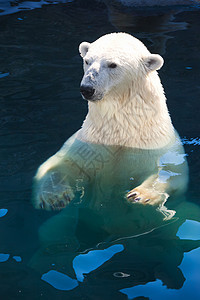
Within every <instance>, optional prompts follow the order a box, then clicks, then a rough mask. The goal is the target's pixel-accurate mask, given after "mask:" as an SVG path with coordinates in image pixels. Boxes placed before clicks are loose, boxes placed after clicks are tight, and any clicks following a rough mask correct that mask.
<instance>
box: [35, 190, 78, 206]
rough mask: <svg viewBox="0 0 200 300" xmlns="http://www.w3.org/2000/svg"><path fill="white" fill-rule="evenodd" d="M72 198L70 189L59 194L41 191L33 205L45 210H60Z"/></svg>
mask: <svg viewBox="0 0 200 300" xmlns="http://www.w3.org/2000/svg"><path fill="white" fill-rule="evenodd" d="M73 198H74V194H73V192H72V191H69V190H67V191H65V192H63V193H61V194H57V195H56V194H53V193H49V192H42V194H41V195H38V197H37V201H36V202H35V207H36V208H38V209H45V210H61V209H63V208H65V207H66V206H67V205H68V204H69V203H70V202H71V200H72V199H73Z"/></svg>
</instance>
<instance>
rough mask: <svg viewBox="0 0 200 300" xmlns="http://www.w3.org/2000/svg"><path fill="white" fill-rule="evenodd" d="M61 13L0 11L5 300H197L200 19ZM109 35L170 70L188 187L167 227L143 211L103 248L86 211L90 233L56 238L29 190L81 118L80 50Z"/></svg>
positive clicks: (148, 12) (88, 9)
mask: <svg viewBox="0 0 200 300" xmlns="http://www.w3.org/2000/svg"><path fill="white" fill-rule="evenodd" d="M62 2H63V3H61V1H60V3H57V4H55V3H54V4H49V3H48V2H45V5H42V4H43V3H41V2H40V1H33V2H28V4H27V3H26V2H23V1H15V2H14V1H13V2H12V1H2V2H1V7H0V9H1V10H2V11H1V12H0V41H1V42H0V53H1V55H0V57H1V59H0V105H1V110H0V145H1V147H0V153H1V162H0V176H1V180H0V196H1V198H0V199H1V201H0V298H1V299H8V300H15V299H30V300H32V299H92V300H93V299H111V298H113V299H152V300H154V299H155V300H156V299H183V300H187V299H193V300H197V299H199V298H200V288H199V283H200V282H199V267H200V224H199V219H200V213H199V211H200V210H199V209H200V200H199V192H200V188H199V179H200V175H199V167H200V159H199V151H200V148H199V147H200V137H199V132H200V128H199V127H200V125H199V109H200V102H199V98H200V97H199V96H200V84H199V69H200V58H199V48H200V36H199V26H200V11H199V7H198V6H187V7H181V6H179V7H178V6H176V7H165V8H151V9H144V8H142V9H139V8H128V7H124V8H122V7H120V6H119V5H118V4H117V5H116V4H114V1H111V2H112V4H111V2H109V3H110V4H108V3H106V4H105V3H104V2H93V1H88V2H87V1H72V2H69V1H62ZM105 2H106V1H105ZM107 2H108V1H107ZM37 7H38V8H37ZM11 8H14V9H11ZM18 8H20V9H18ZM113 31H126V32H129V33H131V34H133V35H135V36H136V37H138V38H140V39H141V40H142V41H143V42H144V43H145V44H146V45H147V46H148V47H149V49H150V50H151V51H154V52H156V53H160V54H161V55H162V56H163V57H164V59H165V65H164V67H163V68H162V70H161V71H160V77H161V79H162V82H163V85H164V87H165V91H166V95H167V98H168V107H169V110H170V114H171V117H172V120H173V123H174V126H175V128H176V129H177V131H178V132H179V134H180V137H181V139H182V141H183V144H184V147H185V152H186V154H187V161H188V165H189V186H188V189H187V192H186V193H185V194H184V197H183V200H182V201H179V204H178V205H177V206H176V207H175V206H174V205H173V204H171V207H170V209H174V210H176V214H175V216H174V217H173V218H172V219H170V220H167V221H163V220H162V219H160V215H159V214H157V213H156V212H154V213H153V211H152V210H151V211H149V210H145V211H144V210H142V209H141V208H140V209H139V212H137V213H136V212H135V213H134V215H133V217H134V222H135V227H134V228H133V231H132V232H131V233H130V232H129V233H128V235H124V234H119V235H118V236H108V235H107V234H105V232H104V231H102V230H101V228H99V222H100V221H99V219H98V216H97V215H95V214H91V212H90V211H88V210H84V209H82V210H81V214H82V216H83V219H84V220H86V219H89V220H90V222H91V223H92V224H94V226H86V225H85V224H84V223H81V222H79V224H77V227H76V231H75V233H74V232H71V234H68V235H67V236H66V232H69V230H68V231H67V230H66V231H65V230H64V229H63V231H62V230H59V232H58V228H59V226H58V227H57V225H58V224H60V223H57V220H59V222H60V217H59V218H57V213H56V212H51V211H50V212H48V211H45V210H36V209H35V208H34V207H33V205H32V203H31V194H32V178H33V176H34V174H35V172H36V170H37V168H38V167H39V166H40V165H41V163H43V162H44V161H45V160H46V159H47V158H48V157H50V156H51V155H52V154H54V153H55V152H56V151H58V149H59V148H60V147H61V146H62V145H63V143H64V142H65V141H66V140H67V139H68V138H69V137H70V136H71V135H72V134H73V133H74V132H75V131H77V130H78V129H79V128H80V126H81V124H82V121H83V119H84V117H85V115H86V113H87V103H86V102H84V101H83V100H82V98H81V96H80V94H79V83H80V80H81V77H82V62H81V59H80V57H79V53H78V45H79V43H80V42H81V41H84V40H86V41H93V40H95V39H96V38H97V37H99V36H101V35H103V34H105V33H108V32H113ZM169 200H170V199H169ZM186 200H187V201H186ZM169 206H170V204H169ZM62 214H63V220H65V218H64V217H65V212H64V211H63V212H62ZM152 215H153V218H152ZM72 216H73V211H72ZM144 216H145V218H144ZM147 216H148V217H147ZM110 217H111V218H112V213H111V215H110ZM144 220H145V221H144ZM45 224H46V225H45ZM50 225H51V226H50ZM47 229H48V236H47V235H46V236H47V237H48V239H47V240H45V241H44V239H41V237H44V235H45V230H47ZM51 230H52V232H51ZM53 236H54V237H58V236H59V242H56V241H55V240H54V239H53V238H52V237H53Z"/></svg>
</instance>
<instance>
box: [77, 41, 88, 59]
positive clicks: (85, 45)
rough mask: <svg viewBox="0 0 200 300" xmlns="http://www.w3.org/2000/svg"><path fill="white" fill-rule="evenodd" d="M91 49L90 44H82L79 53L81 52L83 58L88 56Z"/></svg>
mask: <svg viewBox="0 0 200 300" xmlns="http://www.w3.org/2000/svg"><path fill="white" fill-rule="evenodd" d="M89 47H90V43H88V42H82V43H81V44H80V45H79V52H80V55H81V57H84V56H85V55H86V54H87V52H88V50H89Z"/></svg>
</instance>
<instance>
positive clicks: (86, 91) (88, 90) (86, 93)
mask: <svg viewBox="0 0 200 300" xmlns="http://www.w3.org/2000/svg"><path fill="white" fill-rule="evenodd" d="M80 92H81V94H82V95H83V97H84V98H85V99H88V100H89V99H91V98H92V96H93V95H94V92H95V89H93V88H92V87H91V86H89V85H81V87H80Z"/></svg>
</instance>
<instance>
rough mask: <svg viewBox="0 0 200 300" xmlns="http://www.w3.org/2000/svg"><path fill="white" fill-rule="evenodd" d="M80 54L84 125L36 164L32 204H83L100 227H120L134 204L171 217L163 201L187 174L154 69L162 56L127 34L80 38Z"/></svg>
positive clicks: (48, 206)
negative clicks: (99, 221)
mask: <svg viewBox="0 0 200 300" xmlns="http://www.w3.org/2000/svg"><path fill="white" fill-rule="evenodd" d="M79 51H80V55H81V57H82V58H83V65H84V76H83V79H82V81H81V85H80V91H81V94H82V97H83V99H85V100H87V101H88V114H87V116H86V119H85V121H84V122H83V125H82V128H81V129H80V130H78V132H76V133H75V134H74V135H73V136H72V137H71V138H69V139H68V140H67V141H66V143H65V144H64V145H63V147H62V148H61V149H60V151H58V152H57V153H56V154H55V155H53V156H52V157H50V158H49V159H48V160H47V161H46V162H45V163H44V164H42V165H41V166H40V167H39V169H38V171H37V174H36V176H35V179H34V181H35V185H34V197H33V201H34V205H35V207H36V208H42V209H46V210H60V209H62V208H64V207H66V206H68V204H69V207H73V205H77V206H81V207H88V208H89V209H90V210H92V211H93V212H95V214H97V215H98V216H99V215H101V218H103V221H102V222H103V224H104V225H105V224H106V225H105V228H106V230H107V228H108V227H109V226H110V227H113V228H114V227H117V228H119V227H120V221H119V219H120V218H121V217H122V215H123V214H124V218H122V220H121V223H124V222H125V221H126V218H127V212H129V211H131V209H133V207H134V206H135V207H138V205H143V206H148V207H150V206H154V207H159V208H162V209H161V211H162V213H163V214H164V215H165V217H168V216H169V215H170V216H172V215H173V214H174V212H173V211H172V210H168V211H167V209H166V207H165V206H164V204H165V203H166V201H167V199H168V197H169V196H170V198H174V199H177V197H178V195H182V194H183V193H184V191H185V189H186V186H187V178H188V177H187V162H186V159H185V153H184V149H183V147H182V145H181V142H180V139H179V137H178V134H177V133H176V131H175V129H174V127H173V125H172V122H171V118H170V115H169V112H168V109H167V105H166V98H165V94H164V90H163V87H162V84H161V81H160V79H159V76H158V73H157V70H159V69H160V68H161V67H162V65H163V58H162V57H161V56H160V55H158V54H151V53H150V52H149V51H148V49H147V48H146V47H145V45H144V44H143V43H142V42H141V41H139V40H138V39H136V38H134V37H133V36H131V35H129V34H126V33H111V34H107V35H104V36H102V37H100V38H99V39H97V40H96V41H95V42H93V43H88V42H82V43H81V44H80V46H79ZM111 213H112V214H114V215H115V217H114V218H113V219H112V221H111V220H110V216H111ZM128 214H129V216H130V218H131V214H130V213H128ZM109 222H110V223H111V222H113V223H112V225H111V224H109V225H108V223H109Z"/></svg>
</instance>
